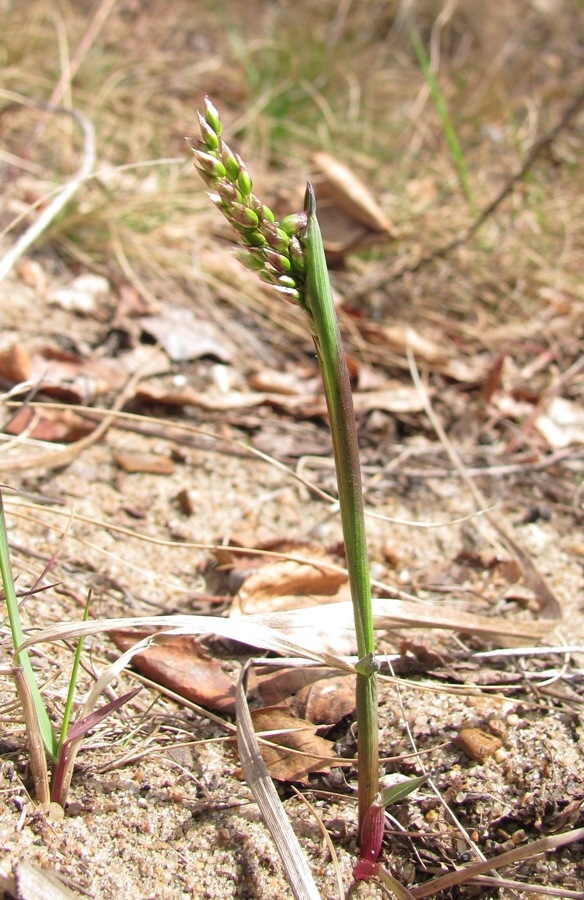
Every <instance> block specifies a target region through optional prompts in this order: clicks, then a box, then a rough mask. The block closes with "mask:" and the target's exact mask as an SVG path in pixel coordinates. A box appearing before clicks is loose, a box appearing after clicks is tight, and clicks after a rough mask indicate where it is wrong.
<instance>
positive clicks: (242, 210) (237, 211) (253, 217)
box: [231, 203, 259, 228]
mask: <svg viewBox="0 0 584 900" xmlns="http://www.w3.org/2000/svg"><path fill="white" fill-rule="evenodd" d="M231 215H232V217H233V220H234V221H235V222H237V224H238V225H243V226H244V228H257V226H258V223H259V219H258V217H257V214H256V213H254V211H253V209H250V208H249V207H248V206H245V205H244V204H243V203H232V205H231Z"/></svg>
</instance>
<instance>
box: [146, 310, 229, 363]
mask: <svg viewBox="0 0 584 900" xmlns="http://www.w3.org/2000/svg"><path fill="white" fill-rule="evenodd" d="M140 324H141V326H142V328H143V329H144V331H145V332H146V334H149V335H151V336H152V337H153V338H155V339H156V340H157V341H158V342H159V343H160V344H161V346H162V347H163V348H164V350H165V351H166V353H167V354H168V358H169V359H171V360H172V361H173V362H186V361H188V360H191V359H199V358H200V357H201V356H214V357H215V358H216V359H219V360H220V361H221V362H230V361H231V359H232V358H233V348H232V347H231V345H230V343H229V342H228V341H227V339H226V338H225V334H223V333H222V332H221V331H220V330H219V329H218V328H217V327H216V326H215V325H213V323H212V322H205V321H204V320H201V319H197V317H196V316H195V314H194V312H193V311H192V310H190V309H177V308H175V309H172V308H168V309H166V310H165V311H164V312H163V313H161V314H160V315H158V316H146V317H144V318H143V319H140Z"/></svg>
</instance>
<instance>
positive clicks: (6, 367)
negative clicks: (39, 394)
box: [0, 344, 32, 384]
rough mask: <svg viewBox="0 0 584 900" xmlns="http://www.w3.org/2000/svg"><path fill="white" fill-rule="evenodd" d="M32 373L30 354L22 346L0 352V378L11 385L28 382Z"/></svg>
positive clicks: (13, 346) (17, 345) (14, 346)
mask: <svg viewBox="0 0 584 900" xmlns="http://www.w3.org/2000/svg"><path fill="white" fill-rule="evenodd" d="M31 371H32V362H31V358H30V353H29V352H28V350H27V349H26V347H23V346H22V344H12V345H11V346H10V347H7V348H6V349H5V350H2V351H0V376H1V377H2V378H5V379H6V381H9V382H11V383H12V384H20V383H21V382H23V381H29V380H30V375H31Z"/></svg>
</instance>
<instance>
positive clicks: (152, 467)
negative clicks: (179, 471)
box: [114, 451, 174, 475]
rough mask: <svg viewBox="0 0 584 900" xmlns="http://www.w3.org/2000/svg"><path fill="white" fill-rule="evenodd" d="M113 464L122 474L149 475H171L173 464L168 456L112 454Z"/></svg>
mask: <svg viewBox="0 0 584 900" xmlns="http://www.w3.org/2000/svg"><path fill="white" fill-rule="evenodd" d="M114 462H115V464H116V465H117V467H118V468H119V469H122V470H123V471H124V472H145V473H148V474H149V475H172V474H173V472H174V463H173V461H172V459H170V457H168V456H159V455H156V454H154V453H126V452H122V451H117V452H115V453H114Z"/></svg>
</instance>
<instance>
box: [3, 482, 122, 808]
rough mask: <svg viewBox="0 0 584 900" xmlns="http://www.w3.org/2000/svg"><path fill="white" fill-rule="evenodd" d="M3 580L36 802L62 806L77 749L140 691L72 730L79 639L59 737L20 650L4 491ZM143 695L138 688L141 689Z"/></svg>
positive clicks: (20, 630)
mask: <svg viewBox="0 0 584 900" xmlns="http://www.w3.org/2000/svg"><path fill="white" fill-rule="evenodd" d="M0 575H1V578H2V586H3V588H4V598H5V600H6V608H7V613H8V621H9V624H10V633H11V637H12V645H13V647H14V665H15V667H16V672H15V684H16V688H17V692H18V696H19V700H20V703H21V706H22V708H23V714H24V720H25V724H26V729H27V736H28V741H29V747H30V764H31V770H32V775H33V781H34V784H35V794H36V799H37V800H38V801H39V802H40V803H46V802H48V800H49V799H51V800H55V801H57V802H58V803H60V804H61V805H64V803H65V801H66V799H67V791H68V787H69V782H70V779H71V774H72V772H73V763H74V761H75V757H76V755H77V750H78V748H79V745H80V743H81V740H82V739H83V737H84V736H85V734H86V733H87V732H88V731H89V730H90V729H91V728H94V727H95V726H96V725H97V724H98V723H99V722H100V721H101V720H102V719H104V718H105V717H106V716H108V715H109V714H110V713H111V712H114V711H115V710H116V709H119V707H120V706H122V705H123V704H124V703H126V702H127V701H128V700H130V699H131V698H132V697H133V696H134V695H135V694H136V693H137V690H133V691H130V692H129V693H128V694H125V695H123V696H122V697H118V698H116V699H115V700H113V701H110V702H109V703H107V704H106V705H105V706H103V707H101V708H100V709H99V710H97V711H95V712H93V713H92V714H91V715H90V716H86V717H83V718H81V719H80V720H79V721H77V722H75V723H74V724H73V725H70V722H71V715H72V711H73V704H74V697H75V686H76V683H77V676H78V673H79V666H80V664H81V653H82V649H83V637H82V636H80V637H79V638H78V640H77V646H76V650H75V654H74V658H73V667H72V670H71V675H70V677H69V686H68V690H67V698H66V701H65V705H64V708H63V716H62V720H61V727H60V730H59V731H60V733H59V737H58V738H57V736H56V734H55V730H54V728H53V725H52V723H51V720H50V718H49V713H48V710H47V707H46V705H45V702H44V700H43V696H42V694H41V691H40V689H39V686H38V684H37V681H36V677H35V674H34V670H33V667H32V664H31V661H30V656H29V653H28V649H27V648H26V647H23V646H22V645H23V644H24V643H25V635H24V631H23V628H22V622H21V618H20V608H19V604H18V595H17V592H16V587H15V584H14V577H13V574H12V566H11V562H10V549H9V546H8V537H7V530H6V517H5V515H4V503H3V498H2V491H1V490H0ZM89 605H90V598H88V600H87V603H86V604H85V609H84V614H83V621H84V622H86V621H87V618H88V615H89ZM138 690H139V689H138ZM47 756H49V758H50V759H51V760H52V761H53V763H54V768H53V773H52V779H51V785H50V789H49V784H48V769H47V764H46V757H47Z"/></svg>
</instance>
